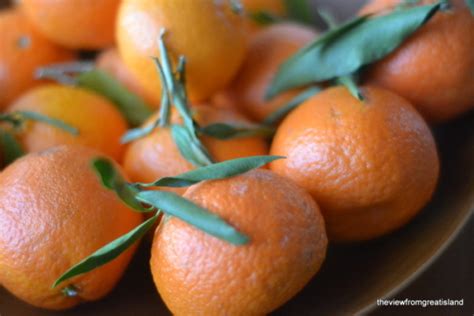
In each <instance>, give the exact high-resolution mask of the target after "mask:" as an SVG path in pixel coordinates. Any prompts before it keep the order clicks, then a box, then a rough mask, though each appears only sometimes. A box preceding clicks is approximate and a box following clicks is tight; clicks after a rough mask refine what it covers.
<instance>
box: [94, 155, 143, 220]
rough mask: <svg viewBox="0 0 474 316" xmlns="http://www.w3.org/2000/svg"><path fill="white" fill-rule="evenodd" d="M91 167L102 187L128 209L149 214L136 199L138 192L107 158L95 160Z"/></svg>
mask: <svg viewBox="0 0 474 316" xmlns="http://www.w3.org/2000/svg"><path fill="white" fill-rule="evenodd" d="M92 167H93V169H94V171H95V172H96V173H97V175H98V176H99V178H100V180H101V182H102V185H103V186H104V187H106V188H107V189H109V190H112V191H114V192H115V193H116V194H117V196H118V197H119V198H120V199H121V200H122V201H123V202H124V203H125V204H127V205H128V206H129V207H131V208H132V209H134V210H136V211H139V212H149V211H150V210H148V209H146V208H144V207H143V206H142V205H141V203H140V202H139V201H138V200H137V199H136V195H137V194H138V190H137V189H136V188H134V187H133V186H132V185H130V184H129V183H128V182H126V181H125V179H124V178H123V177H122V175H121V174H120V172H118V170H117V169H116V168H115V166H114V164H113V163H112V161H111V160H109V159H107V158H95V159H93V160H92Z"/></svg>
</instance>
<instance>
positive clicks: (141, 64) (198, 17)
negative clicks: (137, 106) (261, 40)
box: [117, 0, 247, 101]
mask: <svg viewBox="0 0 474 316" xmlns="http://www.w3.org/2000/svg"><path fill="white" fill-rule="evenodd" d="M162 29H166V30H167V35H166V37H165V39H166V43H167V46H168V47H169V50H170V53H171V54H172V55H173V56H174V59H175V60H177V57H178V56H179V55H184V56H185V57H186V58H187V90H188V92H189V96H190V98H191V100H193V101H202V100H205V99H207V98H208V97H210V96H211V95H212V94H213V93H214V92H216V91H218V90H220V89H222V88H224V87H225V86H226V85H227V84H228V83H229V82H230V81H231V80H232V78H233V77H234V75H235V74H236V72H237V70H238V69H239V67H240V66H241V64H242V61H243V59H244V56H245V52H246V47H247V42H246V35H245V31H244V28H243V18H242V17H241V16H240V15H239V14H237V13H235V12H233V11H232V10H231V5H230V1H213V0H195V1H189V0H125V1H123V2H122V5H121V8H120V12H119V17H118V22H117V44H118V49H119V52H120V55H121V56H122V58H123V61H124V62H125V64H126V65H127V66H128V67H129V68H130V70H131V71H132V72H133V73H134V74H135V76H136V77H137V78H139V80H141V84H142V85H143V86H144V88H145V89H147V91H148V93H150V94H152V95H154V96H155V98H156V99H159V97H160V93H161V91H160V85H161V83H160V79H159V76H158V75H157V72H156V67H155V65H154V64H153V61H152V60H151V59H150V56H157V55H158V53H159V50H158V45H157V43H158V41H157V39H158V36H159V34H160V32H161V30H162Z"/></svg>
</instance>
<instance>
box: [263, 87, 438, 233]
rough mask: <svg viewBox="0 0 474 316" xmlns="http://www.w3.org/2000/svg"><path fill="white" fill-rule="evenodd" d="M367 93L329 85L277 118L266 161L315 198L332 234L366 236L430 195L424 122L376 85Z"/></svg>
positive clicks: (433, 176)
mask: <svg viewBox="0 0 474 316" xmlns="http://www.w3.org/2000/svg"><path fill="white" fill-rule="evenodd" d="M361 91H362V93H363V95H364V97H365V101H364V102H361V101H359V100H358V99H356V98H355V97H353V96H352V95H351V94H350V93H349V91H348V90H347V89H346V88H343V87H335V88H330V89H328V90H325V91H324V92H322V93H320V94H318V95H316V96H314V97H312V98H311V99H309V100H308V101H306V102H305V103H303V104H302V105H301V106H300V107H298V108H297V109H296V110H295V111H293V112H292V113H290V114H289V116H288V117H287V118H286V119H285V120H284V121H283V122H282V124H281V125H280V127H279V128H278V130H277V133H276V136H275V139H274V140H273V143H272V146H271V154H272V155H281V156H285V157H287V159H284V160H280V161H276V162H273V163H272V164H271V165H270V169H271V170H273V171H275V172H276V173H278V174H280V175H283V176H285V177H288V178H290V179H292V180H294V181H295V182H296V183H297V184H299V185H301V186H302V187H303V188H305V189H306V190H308V192H310V194H311V195H312V196H313V197H314V198H315V199H316V201H318V203H319V205H320V206H321V209H322V212H323V215H324V216H325V217H324V218H325V220H326V224H327V229H328V235H329V238H330V239H331V240H334V241H360V240H368V239H372V238H375V237H378V236H381V235H383V234H386V233H389V232H391V231H393V230H395V229H397V228H399V227H401V226H402V225H404V224H405V223H407V222H408V221H409V220H410V219H411V218H412V217H413V216H414V215H416V214H417V213H418V212H419V211H420V210H421V208H422V207H423V206H424V205H425V204H426V203H427V202H428V201H429V200H430V198H431V196H432V194H433V191H434V189H435V187H436V183H437V179H438V173H439V160H438V154H437V150H436V145H435V142H434V139H433V136H432V134H431V131H430V129H429V128H428V126H427V125H426V123H425V121H424V120H423V118H422V117H421V116H420V115H419V114H418V112H417V111H416V110H415V109H414V108H413V106H412V105H411V104H410V103H409V102H408V101H406V100H405V99H403V98H401V97H399V96H397V95H395V94H394V93H392V92H390V91H388V90H385V89H381V88H376V87H370V86H366V87H363V88H362V90H361Z"/></svg>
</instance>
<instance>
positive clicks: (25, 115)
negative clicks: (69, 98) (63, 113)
mask: <svg viewBox="0 0 474 316" xmlns="http://www.w3.org/2000/svg"><path fill="white" fill-rule="evenodd" d="M27 120H30V121H37V122H42V123H46V124H48V125H51V126H53V127H56V128H59V129H62V130H63V131H65V132H67V133H69V134H72V135H74V136H77V135H79V130H78V129H77V128H75V127H73V126H71V125H69V124H67V123H65V122H64V121H61V120H58V119H54V118H51V117H49V116H46V115H43V114H40V113H37V112H30V111H17V112H12V113H3V114H0V121H2V122H7V123H10V124H12V125H13V127H14V128H19V127H21V125H22V124H23V123H24V122H25V121H27Z"/></svg>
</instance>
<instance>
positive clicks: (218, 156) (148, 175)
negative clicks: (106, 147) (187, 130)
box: [123, 105, 268, 193]
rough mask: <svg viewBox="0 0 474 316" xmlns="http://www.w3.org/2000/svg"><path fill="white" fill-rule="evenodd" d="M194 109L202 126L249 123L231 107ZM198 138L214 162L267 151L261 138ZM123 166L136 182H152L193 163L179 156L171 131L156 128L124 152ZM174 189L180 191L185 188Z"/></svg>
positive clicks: (182, 170)
mask: <svg viewBox="0 0 474 316" xmlns="http://www.w3.org/2000/svg"><path fill="white" fill-rule="evenodd" d="M193 111H194V113H195V115H194V118H195V120H196V121H197V122H198V123H199V124H200V125H201V126H207V125H209V124H213V123H229V124H240V125H245V124H249V121H248V120H247V119H245V118H244V117H243V116H242V115H240V114H238V113H236V112H235V111H233V110H230V109H218V108H214V107H210V106H205V105H200V106H196V107H194V108H193ZM154 119H155V118H152V120H154ZM175 121H176V119H175ZM145 124H150V122H147V123H145ZM201 140H202V142H203V144H204V146H205V147H206V148H207V149H208V150H209V152H210V154H211V156H212V157H213V158H214V159H215V160H216V161H224V160H230V159H236V158H242V157H248V156H257V155H266V154H267V153H268V146H267V144H266V142H265V140H264V139H263V138H261V137H246V138H236V139H229V140H219V139H216V138H212V137H209V136H203V137H201ZM123 166H124V169H125V172H126V173H127V175H128V176H129V177H130V179H131V180H132V181H135V182H153V181H155V180H157V179H159V178H161V177H166V176H175V175H178V174H181V173H184V172H187V171H190V170H193V169H194V166H193V165H192V164H191V163H190V162H188V161H187V160H186V159H184V158H183V157H182V155H181V153H180V152H179V150H178V147H177V145H176V144H175V142H174V140H173V137H172V135H171V130H170V129H169V128H166V127H164V128H157V129H156V130H154V131H153V132H152V133H151V134H150V135H148V136H146V137H144V138H141V139H138V140H136V141H134V142H133V143H131V144H130V145H129V147H128V148H127V150H126V152H125V156H124V162H123ZM174 191H177V192H181V193H182V192H184V189H176V190H174Z"/></svg>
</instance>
